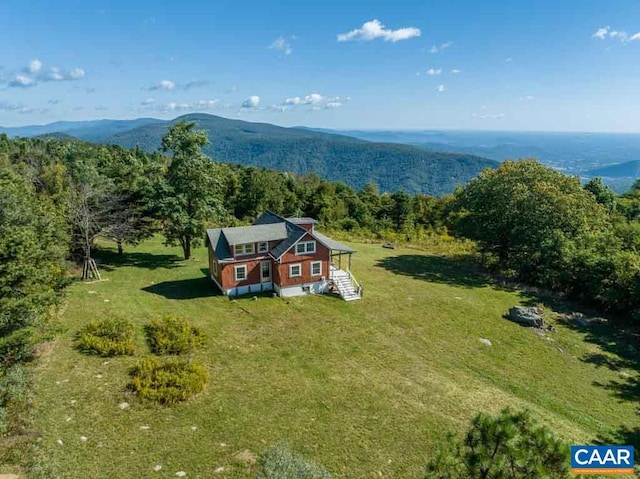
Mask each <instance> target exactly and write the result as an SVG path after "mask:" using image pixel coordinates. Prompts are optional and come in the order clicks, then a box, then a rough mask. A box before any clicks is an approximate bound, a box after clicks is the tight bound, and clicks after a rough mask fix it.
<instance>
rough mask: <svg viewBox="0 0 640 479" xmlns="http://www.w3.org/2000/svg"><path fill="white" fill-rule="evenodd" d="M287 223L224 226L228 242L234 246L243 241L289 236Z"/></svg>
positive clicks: (251, 241)
mask: <svg viewBox="0 0 640 479" xmlns="http://www.w3.org/2000/svg"><path fill="white" fill-rule="evenodd" d="M284 225H285V223H284V222H282V223H272V224H262V225H253V226H236V227H234V228H222V232H223V233H224V236H225V237H226V238H227V242H228V243H229V244H230V245H231V246H233V245H237V244H243V243H257V242H258V241H276V240H283V239H285V238H286V237H287V229H286V228H285V226H284Z"/></svg>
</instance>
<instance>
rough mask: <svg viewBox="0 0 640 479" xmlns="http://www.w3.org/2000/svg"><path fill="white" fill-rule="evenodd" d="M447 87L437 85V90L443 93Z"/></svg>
mask: <svg viewBox="0 0 640 479" xmlns="http://www.w3.org/2000/svg"><path fill="white" fill-rule="evenodd" d="M446 89H447V87H445V86H444V85H438V86H437V87H436V90H437V91H438V93H442V92H444V91H445V90H446Z"/></svg>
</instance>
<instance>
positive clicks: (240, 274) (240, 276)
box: [234, 264, 247, 281]
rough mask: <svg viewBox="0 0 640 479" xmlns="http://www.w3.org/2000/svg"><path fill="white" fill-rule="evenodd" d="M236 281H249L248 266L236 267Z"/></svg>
mask: <svg viewBox="0 0 640 479" xmlns="http://www.w3.org/2000/svg"><path fill="white" fill-rule="evenodd" d="M234 273H235V278H236V281H244V280H245V279H247V265H246V264H243V265H242V266H236V267H235V268H234Z"/></svg>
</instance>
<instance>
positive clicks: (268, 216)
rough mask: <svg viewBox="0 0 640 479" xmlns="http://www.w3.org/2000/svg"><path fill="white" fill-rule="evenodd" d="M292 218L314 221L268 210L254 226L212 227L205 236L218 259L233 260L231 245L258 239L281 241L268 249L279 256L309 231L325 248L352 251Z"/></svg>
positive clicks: (308, 221)
mask: <svg viewBox="0 0 640 479" xmlns="http://www.w3.org/2000/svg"><path fill="white" fill-rule="evenodd" d="M294 220H299V222H300V223H302V224H305V223H306V224H308V223H317V221H316V220H314V219H313V218H288V219H284V218H283V217H282V216H279V215H277V214H275V213H272V212H271V211H265V212H264V213H262V215H260V217H259V218H258V219H257V220H256V221H255V222H254V224H253V226H236V227H233V228H215V229H209V230H207V237H208V238H209V242H210V243H211V245H212V247H213V250H214V252H215V254H216V257H217V258H218V260H232V259H233V253H232V252H231V247H232V246H233V245H236V244H242V243H256V242H259V241H278V240H283V241H281V242H280V243H279V244H278V245H276V247H275V248H273V249H272V250H271V251H270V254H271V256H273V257H274V258H275V259H279V258H280V257H281V256H282V255H283V254H284V253H286V252H287V251H288V250H289V248H291V247H292V246H293V245H294V244H295V243H296V242H298V241H299V240H300V239H302V238H303V237H304V236H305V235H306V234H310V235H311V236H313V237H314V238H315V239H316V240H318V241H319V242H320V243H322V244H324V245H325V246H326V247H327V248H329V249H331V250H334V251H341V252H343V253H355V250H354V249H353V248H350V247H349V246H345V245H343V244H342V243H339V242H337V241H335V240H333V239H331V238H329V237H328V236H325V235H323V234H321V233H318V232H314V233H309V232H308V231H307V230H306V229H304V228H303V227H302V226H298V225H297V224H296V222H298V221H294Z"/></svg>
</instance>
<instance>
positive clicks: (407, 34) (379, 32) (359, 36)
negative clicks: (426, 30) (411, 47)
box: [338, 20, 420, 43]
mask: <svg viewBox="0 0 640 479" xmlns="http://www.w3.org/2000/svg"><path fill="white" fill-rule="evenodd" d="M419 36H420V30H419V29H418V28H415V27H404V28H399V29H397V30H389V29H387V28H385V26H384V25H383V24H382V23H381V22H380V21H379V20H371V21H369V22H365V23H364V24H363V25H362V27H360V28H356V29H354V30H351V31H350V32H348V33H340V34H338V41H339V42H351V41H366V42H368V41H371V40H374V39H376V38H382V39H383V40H384V41H387V42H393V43H395V42H399V41H401V40H408V39H410V38H415V37H419Z"/></svg>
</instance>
